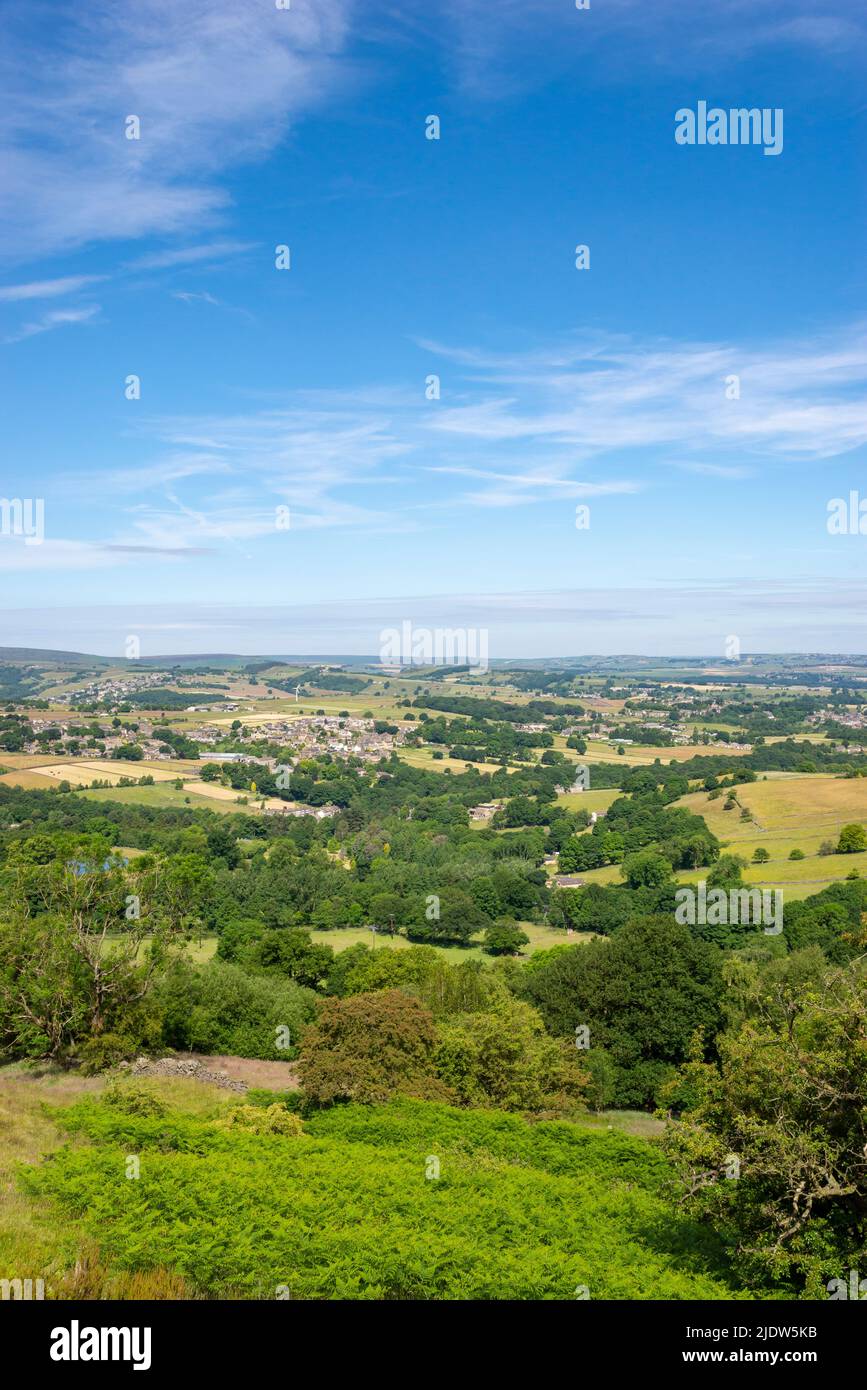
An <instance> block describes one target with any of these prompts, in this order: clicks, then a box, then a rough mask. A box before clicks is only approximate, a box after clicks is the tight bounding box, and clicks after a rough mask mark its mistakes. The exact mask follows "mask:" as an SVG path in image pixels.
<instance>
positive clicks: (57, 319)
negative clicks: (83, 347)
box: [5, 304, 99, 343]
mask: <svg viewBox="0 0 867 1390" xmlns="http://www.w3.org/2000/svg"><path fill="white" fill-rule="evenodd" d="M98 313H99V305H98V304H91V305H88V307H87V308H85V309H52V310H50V311H49V312H48V313H45V314H43V315H42V316H41V317H40V318H38V319H33V320H32V321H31V322H30V323H25V324H23V325H22V326H21V328H19V329H18V330H17V331H16V332H15V333H10V335H9V336H8V337H7V338H6V339H5V341H6V342H7V343H20V342H22V341H23V339H24V338H33V337H35V336H36V334H38V333H49V332H50V331H51V329H52V328H64V327H66V326H68V325H69V324H74V323H89V322H90V320H91V319H92V318H94V316H95V315H96V314H98Z"/></svg>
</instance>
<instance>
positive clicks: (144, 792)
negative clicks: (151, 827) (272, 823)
mask: <svg viewBox="0 0 867 1390" xmlns="http://www.w3.org/2000/svg"><path fill="white" fill-rule="evenodd" d="M78 795H79V796H82V797H85V798H87V799H88V800H90V801H122V802H126V803H127V805H131V806H171V807H174V808H175V809H177V808H179V807H180V808H184V809H186V810H189V809H190V808H191V807H192V808H195V809H196V810H199V811H217V812H218V813H222V814H230V813H231V812H232V811H245V812H249V813H251V814H253V813H255V807H252V806H238V805H237V804H236V803H235V802H233V801H217V799H216V798H215V797H213V796H199V795H198V793H196V792H188V791H179V790H178V789H177V787H173V786H171V785H164V786H161V787H160V786H154V787H105V788H104V789H102V790H97V791H90V790H87V791H80V792H78Z"/></svg>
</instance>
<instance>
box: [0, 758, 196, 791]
mask: <svg viewBox="0 0 867 1390" xmlns="http://www.w3.org/2000/svg"><path fill="white" fill-rule="evenodd" d="M168 766H169V765H168V764H166V763H150V764H148V765H147V766H146V765H145V764H144V763H143V762H138V763H128V762H124V761H122V760H121V761H117V762H113V761H110V760H109V759H108V758H106V759H105V760H104V761H102V760H100V759H98V758H94V760H93V761H92V762H84V761H80V760H72V759H70V761H69V762H48V763H41V764H39V765H38V767H33V768H31V771H32V772H36V771H38V772H39V775H40V776H41V777H46V778H51V779H52V780H53V781H56V782H62V781H67V782H71V783H72V784H73V786H76V787H82V786H84V787H87V786H90V783H91V782H92V781H93V780H94V778H97V777H98V778H99V779H100V780H101V781H104V782H111V784H112V786H116V785H117V783H118V782H119V781H120V779H121V777H136V778H138V777H141V776H143V775H144V774H145V773H147V774H148V775H149V776H151V777H153V779H154V781H155V782H171V781H172V780H173V779H174V778H175V777H177V776H178V771H177V769H176V770H175V771H173V772H172V771H169V770H168ZM15 775H16V774H15V773H14V772H13V773H7V774H6V776H5V778H4V780H7V781H8V780H10V779H14V777H15Z"/></svg>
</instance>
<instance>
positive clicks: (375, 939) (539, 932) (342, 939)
mask: <svg viewBox="0 0 867 1390" xmlns="http://www.w3.org/2000/svg"><path fill="white" fill-rule="evenodd" d="M517 925H518V926H519V927H521V929H522V930H523V931H525V932H526V933H527V935H528V936H529V938H530V941H529V944H528V945H527V946H525V947H524V950H523V952H522V957H521V958H524V959H525V958H526V957H527V956H531V955H532V954H533V952H534V951H544V950H547V949H548V948H549V947H551V946H565V945H567V944H568V945H571V946H577V945H579V944H580V943H581V942H582V941H591V940H592V939H593V933H592V932H576V933H575V934H574V935H573V936H570V937H567V936H566V933H565V932H564V931H562V930H560V929H559V928H554V927H547V926H542V925H538V924H537V923H535V922H518V923H517ZM305 930H307V931H311V934H312V936H313V940H314V941H315V942H316V943H317V944H320V945H323V946H330V947H331V949H332V950H333V951H345V950H346V948H347V947H348V946H357V945H358V943H359V942H361V943H363V944H364V945H365V946H370V947H371V948H372V949H374V950H377V951H389V950H394V951H405V950H406V949H407V947H409V946H414V945H418V944H419V943H417V942H413V941H408V940H407V939H406V937H405V936H397V935H395V936H387V935H384V934H383V933H382V932H372V931H370V930H369V928H367V927H336V928H335V929H334V930H333V931H318V930H313V929H312V928H309V927H308V928H305ZM109 940H111V938H109ZM217 941H218V938H217V937H216V936H204V937H202V938H201V940H198V939H196V940H193V941H190V942H188V943H187V945H186V946H185V948H184V949H185V951H186V954H187V955H188V956H189V957H190V959H191V960H195V961H200V962H201V961H206V960H210V959H211V958H212V957H213V956H214V955H215V954H216V950H217ZM142 949H144V944H143V946H142ZM434 949H435V950H436V951H440V952H441V953H442V954H443V956H445V958H446V959H447V960H449V961H452V962H456V961H462V960H486V961H491V960H493V959H494V957H493V956H489V955H488V954H487V953H486V952H485V951H484V950H483V949H482V947H481V946H479V945H472V944H471V945H469V946H440V945H439V944H436V943H434Z"/></svg>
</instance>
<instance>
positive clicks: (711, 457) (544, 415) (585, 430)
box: [426, 324, 867, 476]
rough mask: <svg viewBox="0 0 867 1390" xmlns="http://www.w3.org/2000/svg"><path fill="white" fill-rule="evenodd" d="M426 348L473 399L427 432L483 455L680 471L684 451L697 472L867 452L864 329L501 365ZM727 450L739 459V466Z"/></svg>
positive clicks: (466, 352) (628, 345)
mask: <svg viewBox="0 0 867 1390" xmlns="http://www.w3.org/2000/svg"><path fill="white" fill-rule="evenodd" d="M426 346H427V348H428V350H429V351H439V352H440V353H441V355H442V356H443V357H445V358H447V359H449V360H451V361H453V362H455V363H458V364H460V365H461V366H463V367H465V368H468V367H469V368H472V369H473V370H472V372H471V373H465V376H466V377H469V379H470V381H471V383H472V389H470V390H467V389H464V391H463V392H462V393H461V399H460V402H459V403H457V404H455V405H448V404H446V403H445V402H444V403H443V405H442V408H441V409H440V410H439V411H435V412H431V414H430V416H429V423H430V428H431V429H432V430H433V431H435V432H436V433H438V434H439V435H442V436H445V437H452V438H455V439H463V440H465V441H469V442H470V443H472V444H473V445H474V446H475V447H476V448H478V449H481V448H483V447H484V446H489V447H496V448H498V449H501V450H502V449H512V450H518V449H520V450H522V451H524V457H525V456H526V450H527V449H528V448H534V449H538V448H539V447H541V446H544V447H545V448H546V449H547V450H548V451H549V453H550V454H551V455H552V456H556V454H557V453H558V452H560V453H562V452H563V451H569V453H570V456H571V458H572V460H573V461H575V462H577V461H587V460H590V459H594V458H595V459H601V458H603V457H606V456H614V457H617V458H622V457H623V456H624V454H625V453H626V452H627V451H629V452H633V453H634V454H635V456H636V457H639V456H640V453H641V451H652V452H653V456H654V457H655V456H656V455H657V454H658V453H659V451H660V449H662V448H666V449H673V450H674V451H675V452H674V453H673V455H672V457H671V459H670V461H671V462H678V459H677V453H676V451H677V450H678V449H679V450H682V451H683V455H684V463H685V464H686V463H689V464H691V466H692V471H694V472H696V471H699V465H703V466H704V468H705V471H707V469H708V468H710V467H713V468H715V469H719V468H721V467H726V468H728V469H729V470H730V469H731V467H732V466H737V467H743V466H746V465H748V464H749V462H750V461H752V460H758V459H764V460H765V462H766V463H767V462H768V461H771V460H773V459H780V458H783V457H786V458H791V457H792V456H794V457H796V458H802V459H805V460H807V459H822V458H831V457H834V456H835V455H838V454H841V453H844V452H846V451H847V450H850V449H854V448H857V447H858V446H859V445H862V444H864V443H867V329H865V327H864V325H862V324H856V325H854V326H852V327H850V328H848V329H844V330H842V331H840V332H838V333H836V334H835V335H834V337H833V338H831V337H830V335H826V336H823V335H816V337H815V338H813V339H812V340H795V341H791V342H788V343H772V344H769V345H768V346H766V347H762V346H759V347H756V346H751V347H742V346H739V345H737V344H734V343H731V344H704V343H695V344H689V343H686V344H678V343H672V342H664V341H663V342H659V341H656V342H655V341H639V340H632V341H630V340H626V339H624V338H623V337H618V338H612V339H610V340H608V341H605V340H604V339H602V338H598V339H596V340H594V341H592V342H578V343H576V344H573V345H568V344H567V345H565V346H564V345H561V346H558V347H557V349H556V350H553V351H552V350H543V351H542V352H541V353H540V352H538V351H530V352H528V353H527V354H526V355H525V356H523V357H521V356H519V355H516V354H514V353H511V354H504V355H503V356H502V357H498V355H497V354H494V353H485V352H483V351H477V350H472V349H467V348H465V347H462V346H458V347H457V348H454V349H453V348H450V347H445V346H443V345H437V344H435V343H433V342H427V343H426ZM733 451H736V452H737V453H738V454H740V455H741V460H740V461H739V462H738V463H737V464H735V465H733V464H732V462H731V454H732V452H733ZM720 453H723V454H727V455H728V456H729V457H728V459H726V458H725V457H723V458H719V457H717V456H716V455H719V454H720ZM702 454H704V455H705V457H704V458H702V457H701V455H702ZM500 466H502V460H500ZM729 476H731V472H729Z"/></svg>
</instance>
